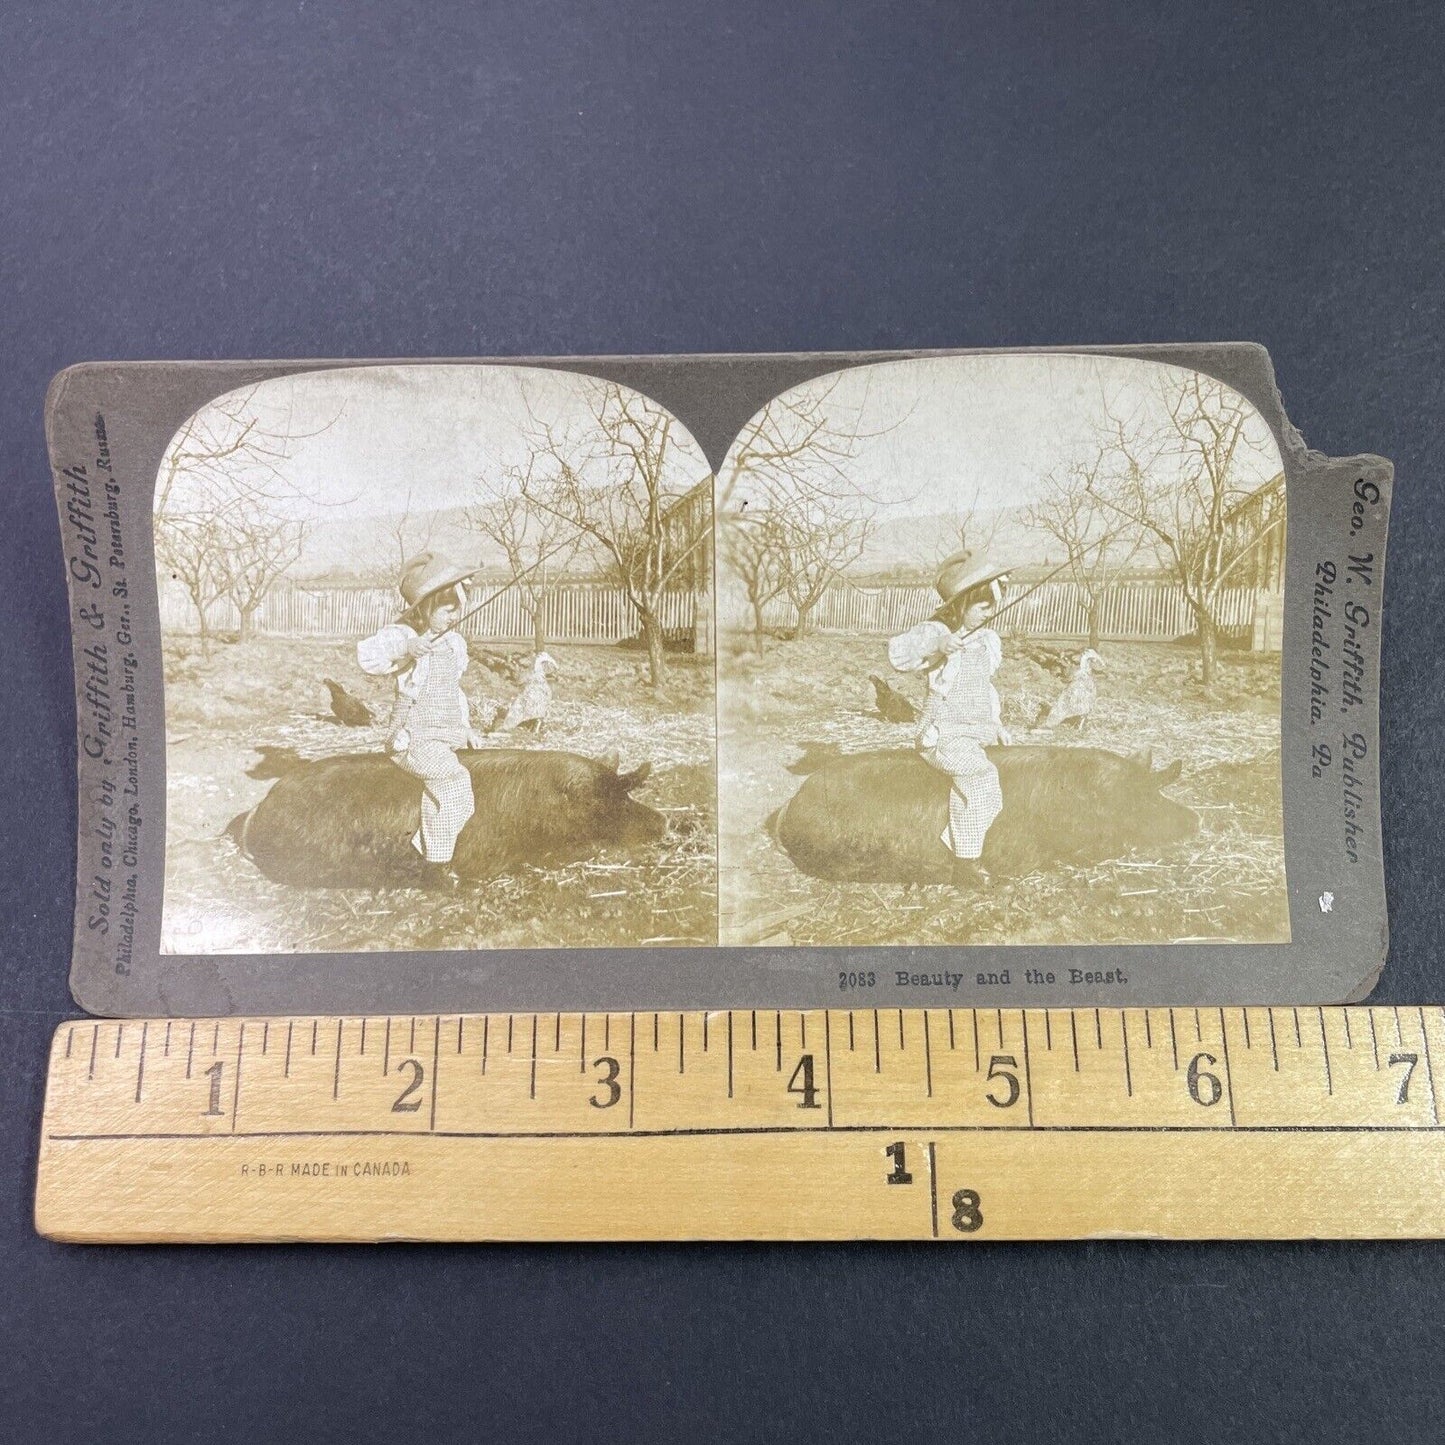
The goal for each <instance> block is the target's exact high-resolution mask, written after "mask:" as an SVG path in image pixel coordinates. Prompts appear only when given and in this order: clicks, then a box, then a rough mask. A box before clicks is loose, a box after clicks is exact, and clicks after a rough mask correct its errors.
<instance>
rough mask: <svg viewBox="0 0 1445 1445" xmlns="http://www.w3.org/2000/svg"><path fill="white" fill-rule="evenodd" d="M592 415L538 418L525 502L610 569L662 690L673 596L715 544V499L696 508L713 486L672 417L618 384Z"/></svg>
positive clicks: (593, 398) (602, 387)
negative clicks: (578, 423)
mask: <svg viewBox="0 0 1445 1445" xmlns="http://www.w3.org/2000/svg"><path fill="white" fill-rule="evenodd" d="M589 409H590V411H591V416H590V418H589V421H588V424H587V425H585V426H583V427H575V426H574V427H572V428H563V427H559V426H558V425H555V424H553V423H551V422H548V421H543V420H539V419H538V418H537V417H535V416H533V417H532V418H531V428H530V429H531V435H530V438H529V440H530V441H531V443H532V451H533V453H534V464H533V465H532V466H531V467H530V468H528V469H527V471H526V473H525V475H524V476H523V477H522V478H521V479H520V482H521V491H520V494H521V496H522V497H524V498H525V500H526V501H527V502H528V504H529V505H530V506H531V507H532V508H533V509H534V510H535V511H537V512H539V513H542V514H544V515H548V516H551V517H553V518H555V519H556V520H557V521H558V522H560V523H562V524H563V525H564V526H565V527H570V528H571V529H572V530H574V531H575V532H577V533H579V534H581V536H582V537H583V538H584V539H586V540H587V541H588V542H589V543H590V544H591V545H592V548H593V550H594V551H595V552H596V554H597V555H598V556H599V557H600V558H601V559H602V560H603V562H604V564H605V565H606V568H607V570H608V572H609V573H610V574H611V575H612V577H613V578H614V579H615V580H616V582H617V584H618V586H619V587H621V588H622V591H623V593H624V594H625V595H626V597H627V601H628V605H629V606H630V607H631V609H632V611H633V614H634V615H635V617H636V618H637V622H638V630H639V631H640V633H641V635H642V642H643V645H644V646H645V647H646V649H647V669H648V678H649V680H650V681H651V683H652V685H653V686H654V687H656V686H660V685H661V683H662V681H663V678H664V675H665V671H666V658H665V653H664V647H663V643H664V617H663V609H664V605H665V602H666V599H667V596H668V594H669V592H671V591H673V590H676V589H678V588H680V587H682V586H684V585H685V584H686V583H687V581H688V579H689V578H691V577H692V576H694V575H695V574H696V572H697V557H696V554H697V553H698V551H699V549H701V548H704V547H705V546H706V545H707V541H708V539H709V538H710V537H711V536H712V511H711V505H710V499H709V498H704V503H703V504H694V503H693V501H692V498H693V497H694V496H702V495H703V493H702V492H701V491H700V490H699V485H700V484H701V483H703V482H710V478H707V477H706V476H698V475H693V474H690V473H687V472H684V471H683V470H682V468H683V467H685V466H686V464H687V462H688V461H689V460H690V458H689V457H688V454H687V453H686V452H685V451H684V450H683V449H682V447H681V445H680V443H679V440H678V437H677V436H676V435H675V429H676V428H677V427H678V422H677V420H676V418H674V417H673V415H672V413H671V412H670V411H668V410H667V409H666V408H665V407H662V406H659V405H658V404H657V403H656V402H654V401H651V400H649V399H648V398H647V397H645V396H642V395H641V394H640V393H638V392H634V391H631V390H629V389H628V388H625V387H623V386H620V385H618V384H617V383H616V382H599V383H598V384H597V386H596V388H595V389H594V390H593V391H591V392H590V394H589ZM708 491H709V492H710V488H709V489H708Z"/></svg>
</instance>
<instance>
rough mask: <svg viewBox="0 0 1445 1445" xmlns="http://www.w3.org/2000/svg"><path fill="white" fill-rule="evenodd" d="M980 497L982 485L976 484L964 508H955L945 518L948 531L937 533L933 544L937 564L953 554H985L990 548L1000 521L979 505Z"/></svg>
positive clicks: (996, 513) (996, 515)
mask: <svg viewBox="0 0 1445 1445" xmlns="http://www.w3.org/2000/svg"><path fill="white" fill-rule="evenodd" d="M982 495H983V484H982V483H981V482H980V483H979V484H978V485H977V486H976V487H974V489H973V498H972V500H971V501H970V502H969V503H968V505H967V506H964V507H958V508H956V509H955V510H954V512H953V513H952V515H951V516H950V517H949V519H948V530H947V531H940V533H939V537H938V540H937V542H936V543H935V552H936V554H937V560H938V561H940V562H941V561H943V559H944V558H945V557H950V556H952V555H953V554H954V553H955V552H981V551H987V550H988V548H990V547H991V546H992V545H993V541H994V538H995V537H997V536H998V530H999V524H1000V522H1001V521H1002V518H1001V516H1000V514H999V513H998V512H997V511H989V510H987V509H985V508H983V507H981V506H980V505H979V499H980V498H981V497H982Z"/></svg>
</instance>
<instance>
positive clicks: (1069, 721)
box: [1035, 647, 1106, 728]
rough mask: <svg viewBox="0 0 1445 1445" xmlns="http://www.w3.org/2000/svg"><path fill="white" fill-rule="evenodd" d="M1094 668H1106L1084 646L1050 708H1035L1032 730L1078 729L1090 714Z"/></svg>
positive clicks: (1095, 689)
mask: <svg viewBox="0 0 1445 1445" xmlns="http://www.w3.org/2000/svg"><path fill="white" fill-rule="evenodd" d="M1095 666H1098V667H1104V666H1106V664H1105V662H1104V659H1103V658H1102V657H1100V656H1099V654H1098V653H1097V652H1095V651H1094V649H1093V648H1092V647H1086V648H1085V649H1084V651H1083V654H1082V655H1081V656H1080V658H1079V665H1078V666H1077V667H1076V668H1075V669H1074V675H1073V677H1072V678H1070V679H1069V682H1068V683H1067V685H1066V686H1065V687H1064V690H1063V691H1062V692H1061V693H1060V694H1059V695H1058V697H1056V698H1055V699H1054V705H1053V706H1052V707H1051V708H1049V709H1047V711H1045V709H1043V708H1040V709H1039V719H1038V722H1037V723H1036V724H1035V726H1036V727H1042V728H1058V727H1075V728H1077V727H1082V726H1083V724H1084V719H1085V718H1086V717H1088V715H1089V714H1090V712H1092V711H1093V707H1094V702H1095V699H1096V698H1097V697H1098V695H1099V686H1098V684H1097V683H1096V682H1095V681H1094V673H1093V669H1094V667H1095Z"/></svg>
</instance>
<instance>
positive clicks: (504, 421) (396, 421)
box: [210, 365, 710, 522]
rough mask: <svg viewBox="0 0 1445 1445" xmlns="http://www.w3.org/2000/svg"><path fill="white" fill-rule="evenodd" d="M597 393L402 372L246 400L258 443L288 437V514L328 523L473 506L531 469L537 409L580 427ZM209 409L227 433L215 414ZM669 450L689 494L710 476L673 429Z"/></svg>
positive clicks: (353, 374)
mask: <svg viewBox="0 0 1445 1445" xmlns="http://www.w3.org/2000/svg"><path fill="white" fill-rule="evenodd" d="M600 385H601V383H600V382H598V381H596V380H595V379H593V378H590V377H585V376H581V375H578V374H576V373H572V372H563V371H550V370H546V369H543V368H540V367H525V366H475V365H472V366H404V365H398V366H362V367H353V368H348V369H346V370H336V371H311V372H302V373H300V374H298V375H295V376H286V377H277V378H275V379H274V380H271V381H265V382H262V383H261V384H260V385H259V386H257V387H254V388H247V389H246V390H244V391H243V392H241V393H239V395H241V396H245V397H247V398H248V400H247V402H246V410H247V412H249V413H251V414H254V415H255V417H256V419H257V422H258V428H259V430H260V431H261V432H264V433H267V434H269V435H271V436H276V437H289V438H291V440H290V442H289V443H288V444H287V451H288V453H289V455H288V456H287V458H286V459H285V460H284V461H282V462H280V463H279V470H280V472H281V473H282V474H283V475H284V477H285V479H286V482H287V483H288V484H289V487H290V491H291V499H290V501H289V503H288V506H287V510H288V512H289V513H290V514H291V515H293V516H297V517H310V518H313V519H315V520H316V521H318V522H325V521H326V520H327V519H328V518H334V517H336V516H337V515H338V512H341V513H344V514H345V516H346V517H347V518H348V519H352V518H355V517H357V516H364V515H366V514H376V513H396V512H399V511H401V510H402V509H403V508H404V507H405V506H406V499H407V492H408V490H410V492H411V494H412V507H413V508H414V509H416V510H429V509H439V508H447V507H460V506H466V505H468V504H470V503H471V502H473V501H474V500H475V498H474V496H473V495H472V489H473V487H474V486H475V484H476V481H477V479H478V478H479V477H480V476H482V475H483V474H488V473H489V474H491V475H493V476H497V477H499V476H500V473H501V470H502V468H503V466H504V465H506V464H507V463H509V462H510V463H517V462H521V461H524V460H525V458H526V456H527V454H528V450H529V449H528V445H527V441H526V436H525V429H526V427H527V426H528V424H529V421H528V414H527V403H528V401H530V405H531V409H532V412H533V413H534V414H535V415H536V416H537V417H538V418H539V419H541V420H544V421H547V422H549V423H551V424H552V425H553V426H555V427H558V428H566V427H568V426H569V425H579V426H580V425H582V424H584V423H585V422H586V421H587V420H588V418H589V417H590V412H589V411H588V407H587V396H588V392H589V389H591V388H597V387H600ZM524 387H525V392H524ZM235 395H238V393H232V396H235ZM225 400H226V399H225V398H218V399H217V402H218V403H222V404H224V403H225ZM210 410H211V411H212V412H213V413H214V414H215V425H216V426H217V427H218V428H220V429H222V430H224V429H225V427H226V425H227V424H226V422H225V420H224V418H222V417H220V416H219V407H218V405H217V403H212V404H211V407H210ZM671 440H672V450H671V463H672V466H673V467H674V468H675V469H676V472H677V477H676V485H675V490H677V491H679V492H681V491H685V490H686V489H687V488H689V487H691V486H693V485H694V484H695V483H696V482H698V481H700V480H701V479H702V478H704V477H706V476H707V475H708V473H709V470H710V469H709V467H708V464H707V461H706V459H705V458H704V457H703V455H702V451H701V449H700V448H699V447H698V446H697V443H696V442H694V441H693V439H692V437H691V435H690V434H688V433H687V432H685V431H684V430H682V429H679V428H674V430H673V433H672V439H671ZM673 489H674V488H673V487H669V490H673Z"/></svg>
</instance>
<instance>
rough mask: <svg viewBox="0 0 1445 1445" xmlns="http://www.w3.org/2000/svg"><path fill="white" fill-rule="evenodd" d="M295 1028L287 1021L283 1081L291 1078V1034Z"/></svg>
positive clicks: (293, 1024)
mask: <svg viewBox="0 0 1445 1445" xmlns="http://www.w3.org/2000/svg"><path fill="white" fill-rule="evenodd" d="M295 1027H296V1025H295V1023H294V1022H292V1021H291V1020H289V1019H288V1020H287V1023H286V1063H285V1065H284V1067H283V1069H282V1073H281V1077H282V1078H283V1079H289V1078H290V1077H291V1032H292V1030H293V1029H294V1028H295Z"/></svg>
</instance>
